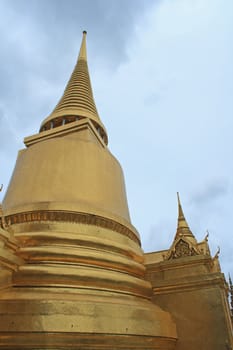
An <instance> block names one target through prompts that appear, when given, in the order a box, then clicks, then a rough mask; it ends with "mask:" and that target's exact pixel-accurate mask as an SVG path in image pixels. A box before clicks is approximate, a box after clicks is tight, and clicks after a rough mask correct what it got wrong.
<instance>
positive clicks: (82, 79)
mask: <svg viewBox="0 0 233 350" xmlns="http://www.w3.org/2000/svg"><path fill="white" fill-rule="evenodd" d="M86 34H87V32H86V31H83V38H82V43H81V47H80V51H79V56H78V60H77V63H76V66H75V67H74V70H73V73H72V75H71V77H70V79H69V81H68V83H67V85H66V88H65V91H64V93H63V95H62V97H61V99H60V101H59V102H58V104H57V105H56V107H55V109H54V110H53V112H52V113H51V114H50V115H49V116H48V118H46V119H45V120H44V121H43V123H42V125H41V128H40V131H45V130H48V129H52V128H54V127H57V126H61V125H64V124H67V123H70V122H75V121H77V120H79V119H82V118H89V119H90V120H91V121H92V122H93V124H94V126H95V127H96V129H97V131H98V133H99V134H100V136H101V137H102V138H103V140H104V142H105V143H106V144H107V133H106V130H105V128H104V126H103V124H102V122H101V120H100V118H99V115H98V112H97V108H96V105H95V101H94V97H93V93H92V87H91V80H90V76H89V71H88V65H87V52H86Z"/></svg>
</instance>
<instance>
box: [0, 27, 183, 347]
mask: <svg viewBox="0 0 233 350" xmlns="http://www.w3.org/2000/svg"><path fill="white" fill-rule="evenodd" d="M24 143H25V146H26V147H25V148H24V149H22V150H20V151H19V153H18V158H17V161H16V165H15V169H14V172H13V175H12V178H11V181H10V184H9V187H8V189H7V191H6V194H5V197H4V200H3V203H2V207H1V229H0V243H1V245H0V269H1V270H0V349H82V350H83V349H92V350H95V349H96V350H97V349H98V350H100V349H101V350H102V349H111V350H114V349H124V350H126V349H143V350H147V349H148V350H149V349H150V350H152V349H157V350H171V349H174V348H175V344H176V340H177V334H176V327H175V323H174V322H173V321H172V318H171V316H170V313H169V312H167V311H163V310H162V309H161V308H160V307H159V306H158V305H156V303H154V302H152V294H153V292H152V285H151V283H150V281H148V280H146V278H145V274H146V267H145V265H144V254H143V251H142V249H141V243H140V237H139V234H138V232H137V230H136V229H135V228H134V226H133V225H132V224H131V221H130V216H129V210H128V204H127V198H126V192H125V184H124V177H123V173H122V169H121V166H120V164H119V162H118V161H117V159H116V158H115V157H114V156H113V155H112V154H111V152H110V151H109V149H108V146H107V145H108V135H107V131H106V129H105V127H104V125H103V123H102V121H101V119H100V117H99V114H98V112H97V108H96V105H95V102H94V98H93V93H92V87H91V82H90V76H89V72H88V65H87V54H86V32H85V31H84V32H83V39H82V44H81V48H80V53H79V56H78V60H77V64H76V66H75V68H74V71H73V73H72V75H71V77H70V80H69V81H68V83H67V86H66V88H65V91H64V93H63V95H62V97H61V99H60V101H59V102H58V104H57V105H56V107H55V109H54V110H53V111H52V113H51V114H50V115H49V116H48V117H47V118H46V119H45V120H44V121H43V122H42V124H41V126H40V130H39V133H37V134H36V135H33V136H29V137H26V138H25V140H24Z"/></svg>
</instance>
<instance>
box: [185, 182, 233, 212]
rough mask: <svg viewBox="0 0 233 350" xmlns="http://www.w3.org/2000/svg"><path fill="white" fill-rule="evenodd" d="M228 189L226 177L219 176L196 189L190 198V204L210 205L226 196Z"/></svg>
mask: <svg viewBox="0 0 233 350" xmlns="http://www.w3.org/2000/svg"><path fill="white" fill-rule="evenodd" d="M229 190H230V187H229V183H228V181H227V179H224V178H220V179H217V180H216V179H215V180H212V182H211V183H207V184H205V186H204V187H203V188H202V189H201V190H199V191H197V192H196V193H195V194H194V195H193V196H192V198H191V200H190V202H191V205H192V204H194V205H195V206H204V205H210V204H211V203H214V202H215V201H220V200H221V199H222V197H224V196H225V197H226V195H228V193H229Z"/></svg>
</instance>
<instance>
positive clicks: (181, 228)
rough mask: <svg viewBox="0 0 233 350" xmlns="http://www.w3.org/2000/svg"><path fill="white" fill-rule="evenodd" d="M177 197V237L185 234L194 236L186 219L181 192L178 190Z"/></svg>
mask: <svg viewBox="0 0 233 350" xmlns="http://www.w3.org/2000/svg"><path fill="white" fill-rule="evenodd" d="M177 199H178V222H177V232H176V238H177V237H178V236H183V235H184V236H191V237H194V236H193V234H192V232H191V230H190V228H189V225H188V223H187V221H186V219H185V216H184V212H183V209H182V206H181V202H180V196H179V192H177Z"/></svg>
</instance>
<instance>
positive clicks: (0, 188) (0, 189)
mask: <svg viewBox="0 0 233 350" xmlns="http://www.w3.org/2000/svg"><path fill="white" fill-rule="evenodd" d="M2 189H3V184H1V187H0V192H1V191H2Z"/></svg>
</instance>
